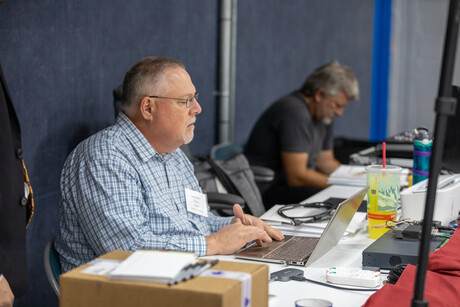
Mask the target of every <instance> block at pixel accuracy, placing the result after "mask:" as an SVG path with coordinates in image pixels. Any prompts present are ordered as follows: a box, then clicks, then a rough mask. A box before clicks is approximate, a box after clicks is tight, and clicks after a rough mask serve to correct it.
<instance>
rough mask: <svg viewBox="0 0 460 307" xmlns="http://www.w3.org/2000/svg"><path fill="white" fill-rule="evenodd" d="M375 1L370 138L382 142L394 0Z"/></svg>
mask: <svg viewBox="0 0 460 307" xmlns="http://www.w3.org/2000/svg"><path fill="white" fill-rule="evenodd" d="M374 3H375V4H374V5H375V8H374V45H373V58H372V92H371V123H370V126H371V127H370V140H371V141H374V142H380V141H382V140H384V139H385V138H386V132H387V118H388V81H389V80H388V78H389V73H390V36H391V3H392V0H375V2H374Z"/></svg>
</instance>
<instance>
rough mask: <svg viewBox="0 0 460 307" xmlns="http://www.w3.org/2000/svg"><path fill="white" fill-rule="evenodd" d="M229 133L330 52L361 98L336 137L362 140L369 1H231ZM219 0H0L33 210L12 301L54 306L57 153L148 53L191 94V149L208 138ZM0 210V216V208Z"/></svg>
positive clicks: (101, 112) (88, 125)
mask: <svg viewBox="0 0 460 307" xmlns="http://www.w3.org/2000/svg"><path fill="white" fill-rule="evenodd" d="M237 13H238V16H237V18H238V19H237V20H238V21H237V34H238V38H237V63H236V69H237V70H236V106H235V140H236V141H237V142H240V143H243V142H245V140H246V138H247V136H248V134H249V131H250V129H251V128H252V126H253V124H254V122H255V120H256V119H257V117H258V116H259V115H260V113H261V112H262V111H263V110H264V109H265V108H266V107H267V106H268V105H269V104H270V103H271V102H272V101H274V100H275V99H276V98H278V97H280V96H281V95H284V94H286V93H288V92H290V91H292V90H294V89H296V88H298V87H299V86H300V85H301V83H302V82H303V80H304V79H305V77H306V76H307V74H308V73H309V72H311V71H312V70H313V69H314V68H316V67H317V66H319V65H322V64H324V63H326V62H329V61H332V60H339V61H340V62H342V63H344V64H348V65H349V66H351V67H352V68H353V69H354V70H355V72H356V75H357V77H358V79H359V81H360V84H361V100H360V101H359V102H355V103H352V104H351V105H350V107H349V108H347V110H346V112H345V115H344V117H343V118H341V119H339V120H338V122H337V124H336V127H335V128H336V132H337V134H338V135H339V136H345V137H350V138H359V139H367V138H368V133H369V132H368V131H369V110H370V91H371V89H370V84H371V70H372V67H371V63H372V30H373V2H372V1H368V0H348V1H342V0H300V1H299V0H283V1H280V0H246V1H239V2H238V11H237ZM218 42H219V1H211V0H193V1H191V0H168V1H158V0H148V1H147V0H133V1H120V0H112V1H93V0H79V1H57V0H42V1H26V0H5V1H4V2H3V3H1V4H0V63H1V64H2V66H3V70H4V74H5V77H6V80H7V83H8V86H9V89H10V92H11V96H12V99H13V103H14V105H15V107H16V111H17V113H18V117H19V120H20V123H21V128H22V141H23V147H24V152H25V153H24V157H25V161H26V163H27V165H28V169H29V176H30V179H31V182H32V184H33V187H34V192H35V200H36V211H35V216H34V218H33V220H32V222H31V224H30V227H29V229H28V231H27V248H28V265H29V291H28V292H27V293H26V295H25V296H23V297H22V298H20V299H18V300H17V303H16V305H17V306H56V305H57V303H58V301H57V299H56V298H55V296H54V294H53V292H52V290H51V288H50V287H49V285H48V283H47V281H46V278H45V274H44V271H43V267H42V252H43V249H44V247H45V244H46V242H47V240H48V239H50V238H52V237H54V236H55V235H56V234H57V228H58V224H57V223H58V204H59V201H60V194H59V176H60V172H61V168H62V165H63V163H64V161H65V158H66V157H67V155H68V154H69V152H70V151H71V150H72V149H73V148H74V147H75V146H76V144H78V143H79V142H80V141H81V140H83V139H84V138H86V137H88V136H89V135H90V134H93V133H95V132H96V131H98V130H100V129H102V128H104V127H106V126H108V125H110V124H111V123H113V121H114V111H113V105H112V89H113V88H115V87H116V86H118V85H119V84H120V83H121V82H122V79H123V76H124V73H125V71H126V70H127V69H128V68H129V67H130V66H131V65H132V64H134V62H135V61H137V60H138V59H139V58H141V57H144V56H148V55H162V56H170V57H174V58H177V59H179V60H180V61H182V62H183V63H184V64H185V65H186V66H187V69H188V71H189V72H190V75H191V77H192V80H193V81H194V83H195V86H196V88H197V89H198V91H199V92H200V100H199V102H200V104H201V105H202V107H203V112H202V114H201V115H200V116H199V117H198V121H197V125H196V131H195V140H194V141H193V142H192V144H191V145H190V148H191V151H192V154H206V153H207V152H209V149H210V148H211V146H212V145H213V144H214V143H215V140H216V132H215V122H216V114H215V113H216V101H215V97H214V92H215V91H216V90H217V82H218V80H217V79H218V77H217V76H218V71H217V70H218ZM0 214H1V212H0Z"/></svg>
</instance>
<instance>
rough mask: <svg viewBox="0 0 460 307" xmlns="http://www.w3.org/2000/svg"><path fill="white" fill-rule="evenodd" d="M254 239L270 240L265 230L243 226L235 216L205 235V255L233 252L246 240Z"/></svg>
mask: <svg viewBox="0 0 460 307" xmlns="http://www.w3.org/2000/svg"><path fill="white" fill-rule="evenodd" d="M254 240H261V241H266V242H271V241H272V239H271V238H270V236H269V235H268V234H267V233H266V232H265V230H263V229H261V228H259V227H256V226H245V225H243V224H242V223H241V221H240V219H238V218H237V219H236V220H235V221H234V222H233V223H232V224H230V225H227V226H224V227H222V228H221V229H220V230H219V231H218V232H215V233H213V234H212V235H209V236H206V242H207V245H208V251H207V253H206V256H209V255H229V254H233V253H234V252H236V251H237V250H239V249H240V248H242V247H244V246H245V245H246V244H247V243H248V242H251V241H254Z"/></svg>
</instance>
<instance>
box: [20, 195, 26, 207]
mask: <svg viewBox="0 0 460 307" xmlns="http://www.w3.org/2000/svg"><path fill="white" fill-rule="evenodd" d="M25 205H27V198H25V197H21V206H23V207H24V206H25Z"/></svg>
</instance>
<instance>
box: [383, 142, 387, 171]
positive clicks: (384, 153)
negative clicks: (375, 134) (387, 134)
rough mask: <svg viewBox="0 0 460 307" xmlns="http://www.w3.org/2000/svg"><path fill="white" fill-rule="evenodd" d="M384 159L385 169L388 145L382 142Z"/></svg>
mask: <svg viewBox="0 0 460 307" xmlns="http://www.w3.org/2000/svg"><path fill="white" fill-rule="evenodd" d="M382 146H383V148H382V158H383V168H385V166H386V160H387V143H386V142H382Z"/></svg>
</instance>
